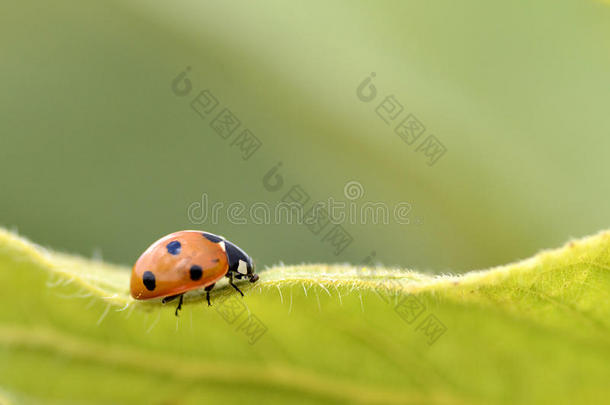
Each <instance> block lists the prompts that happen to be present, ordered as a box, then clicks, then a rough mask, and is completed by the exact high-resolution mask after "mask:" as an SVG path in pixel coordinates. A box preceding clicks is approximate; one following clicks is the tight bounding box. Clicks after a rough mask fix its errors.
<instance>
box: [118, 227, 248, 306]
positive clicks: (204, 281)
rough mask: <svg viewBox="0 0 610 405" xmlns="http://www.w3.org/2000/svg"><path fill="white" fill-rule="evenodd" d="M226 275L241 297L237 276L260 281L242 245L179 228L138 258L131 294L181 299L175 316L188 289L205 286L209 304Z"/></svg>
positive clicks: (145, 297)
mask: <svg viewBox="0 0 610 405" xmlns="http://www.w3.org/2000/svg"><path fill="white" fill-rule="evenodd" d="M223 277H228V278H229V284H231V286H232V287H233V288H235V289H236V290H237V291H238V292H239V293H240V294H241V295H242V296H243V295H244V293H242V292H241V290H240V289H239V288H238V287H237V286H236V285H235V284H234V283H233V280H234V279H242V278H245V279H248V280H249V281H250V282H251V283H254V282H255V281H256V280H258V274H255V273H254V265H253V264H252V259H251V258H250V256H248V255H247V254H246V252H244V251H243V250H241V249H240V248H239V247H237V246H236V245H234V244H233V243H231V242H229V241H228V240H225V239H224V238H223V237H222V236H217V235H214V234H211V233H208V232H203V231H179V232H174V233H171V234H169V235H167V236H164V237H162V238H161V239H159V240H158V241H156V242H155V243H153V244H152V245H150V247H149V248H148V249H146V251H145V252H144V253H142V255H141V256H140V258H139V259H138V260H137V261H136V264H135V265H134V266H133V270H132V272H131V286H130V289H131V296H132V297H133V298H135V299H137V300H147V299H151V298H159V297H164V298H163V303H166V302H169V301H171V300H173V299H176V298H179V299H180V301H179V303H178V307H177V308H176V316H177V315H178V311H179V310H180V309H181V308H182V300H183V295H184V293H185V292H187V291H191V290H194V289H197V288H204V289H205V291H206V298H207V300H208V305H211V303H210V291H211V290H212V288H214V285H215V283H216V282H217V281H218V280H220V279H221V278H223Z"/></svg>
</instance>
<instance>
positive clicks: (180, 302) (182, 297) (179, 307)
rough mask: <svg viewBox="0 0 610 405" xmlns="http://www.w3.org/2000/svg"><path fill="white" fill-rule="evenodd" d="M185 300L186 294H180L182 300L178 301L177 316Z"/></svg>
mask: <svg viewBox="0 0 610 405" xmlns="http://www.w3.org/2000/svg"><path fill="white" fill-rule="evenodd" d="M183 300H184V294H180V301H178V306H177V307H176V312H175V314H176V316H178V311H180V310H181V309H182V301H183Z"/></svg>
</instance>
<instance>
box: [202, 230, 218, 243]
mask: <svg viewBox="0 0 610 405" xmlns="http://www.w3.org/2000/svg"><path fill="white" fill-rule="evenodd" d="M202 235H203V237H204V238H206V239H207V240H209V241H210V242H213V243H218V242H222V241H223V239H222V238H221V237H220V236H216V235H214V234H213V233H207V232H203V233H202Z"/></svg>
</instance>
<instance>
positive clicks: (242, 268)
mask: <svg viewBox="0 0 610 405" xmlns="http://www.w3.org/2000/svg"><path fill="white" fill-rule="evenodd" d="M237 272H238V273H239V274H248V263H246V262H244V261H243V260H240V261H239V266H237Z"/></svg>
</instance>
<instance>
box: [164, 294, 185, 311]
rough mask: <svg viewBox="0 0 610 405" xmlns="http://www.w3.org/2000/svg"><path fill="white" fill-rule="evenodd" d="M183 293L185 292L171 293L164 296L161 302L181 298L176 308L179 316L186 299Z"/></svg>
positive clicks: (165, 302)
mask: <svg viewBox="0 0 610 405" xmlns="http://www.w3.org/2000/svg"><path fill="white" fill-rule="evenodd" d="M183 295H184V294H177V295H170V296H168V297H165V298H163V300H161V302H162V303H163V304H167V303H168V302H170V301H173V300H175V299H176V298H180V301H178V308H176V316H178V311H180V310H181V309H182V300H183V299H184V297H183Z"/></svg>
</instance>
